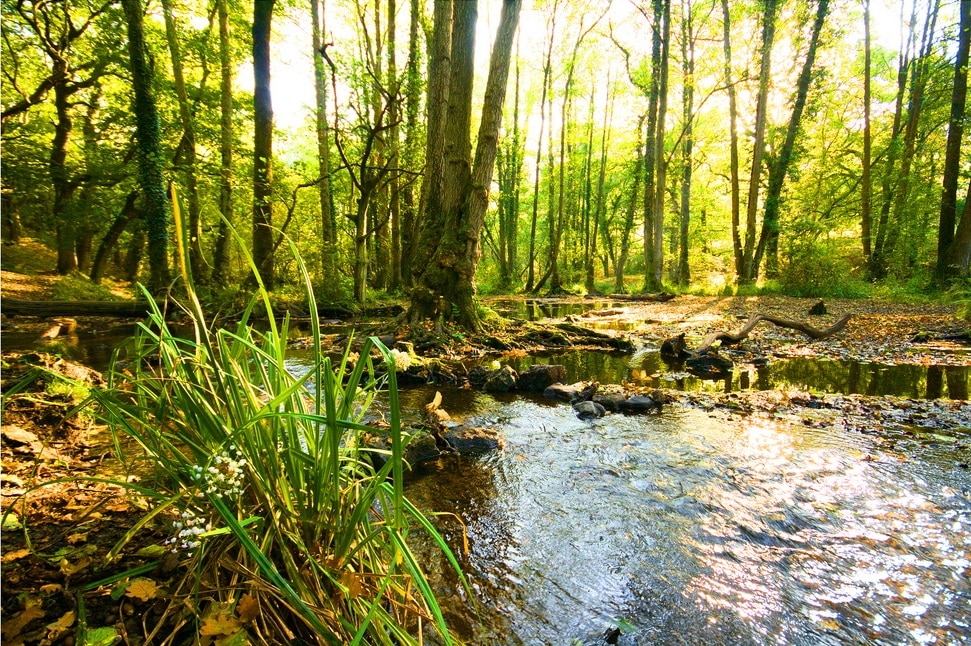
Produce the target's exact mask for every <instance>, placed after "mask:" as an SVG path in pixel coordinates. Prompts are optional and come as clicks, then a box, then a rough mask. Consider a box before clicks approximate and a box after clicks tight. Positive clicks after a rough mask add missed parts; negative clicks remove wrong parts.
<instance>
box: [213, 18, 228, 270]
mask: <svg viewBox="0 0 971 646" xmlns="http://www.w3.org/2000/svg"><path fill="white" fill-rule="evenodd" d="M228 1H229V0H216V5H217V10H218V12H219V72H220V84H219V213H220V214H222V217H221V218H220V220H219V227H218V233H217V236H216V248H215V250H214V251H213V258H212V282H213V284H214V285H222V284H223V283H224V281H225V280H226V276H227V274H228V272H229V235H230V233H229V224H230V223H231V222H232V221H233V67H232V61H231V58H230V54H229V47H230V42H229V38H230V34H229V9H228V7H227V3H228Z"/></svg>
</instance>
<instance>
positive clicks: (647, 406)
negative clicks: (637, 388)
mask: <svg viewBox="0 0 971 646" xmlns="http://www.w3.org/2000/svg"><path fill="white" fill-rule="evenodd" d="M660 408H661V404H660V402H658V401H655V399H654V398H653V397H649V396H647V395H633V396H631V397H628V398H627V399H625V400H624V401H622V402H620V403H619V404H618V406H617V409H618V410H619V411H620V412H622V413H627V414H633V415H637V414H639V413H640V414H643V413H650V412H653V411H656V410H658V409H660Z"/></svg>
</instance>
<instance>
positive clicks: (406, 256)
mask: <svg viewBox="0 0 971 646" xmlns="http://www.w3.org/2000/svg"><path fill="white" fill-rule="evenodd" d="M410 9H411V11H410V14H411V15H410V21H409V22H410V26H409V33H408V64H407V67H406V70H405V143H404V147H405V166H406V167H407V168H409V169H414V168H416V167H417V166H418V165H419V159H418V155H419V153H418V151H419V147H420V145H421V144H420V142H419V131H420V126H419V121H418V116H419V111H420V107H421V85H422V79H421V48H420V47H419V41H418V27H419V22H420V20H421V11H420V7H419V2H418V0H411V2H410ZM414 186H415V183H414V182H413V181H408V182H407V183H406V184H405V186H404V190H403V191H402V198H401V201H402V209H401V282H402V284H403V285H406V286H408V287H411V286H412V285H413V284H414V280H413V274H414V269H413V267H412V256H413V252H412V249H414V247H415V245H416V244H417V243H418V224H419V217H418V214H419V210H420V209H419V205H418V204H417V203H416V202H415V189H414Z"/></svg>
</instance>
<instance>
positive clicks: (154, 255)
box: [122, 0, 170, 294]
mask: <svg viewBox="0 0 971 646" xmlns="http://www.w3.org/2000/svg"><path fill="white" fill-rule="evenodd" d="M122 6H123V7H124V9H125V18H126V22H127V24H128V55H129V57H130V59H131V71H132V85H133V86H134V92H135V101H134V105H135V137H136V139H137V141H138V179H139V185H140V186H141V192H142V195H143V196H144V199H145V232H146V235H147V238H148V264H149V281H148V289H149V291H150V292H152V293H153V294H160V293H161V292H162V291H164V290H165V288H166V287H167V286H168V283H169V259H168V244H169V231H168V226H169V219H170V217H169V199H168V195H167V193H166V190H165V178H164V175H163V169H164V167H165V166H164V162H163V160H162V150H161V146H162V127H161V122H160V119H159V115H158V109H157V108H156V105H155V96H154V95H153V93H152V67H151V65H150V64H149V61H148V57H147V54H148V51H147V49H146V44H145V36H144V33H143V30H142V6H141V2H140V1H139V0H122Z"/></svg>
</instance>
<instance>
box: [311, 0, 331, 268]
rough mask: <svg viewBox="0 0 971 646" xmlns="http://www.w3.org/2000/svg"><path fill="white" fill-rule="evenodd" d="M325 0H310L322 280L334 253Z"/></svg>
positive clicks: (329, 266)
mask: <svg viewBox="0 0 971 646" xmlns="http://www.w3.org/2000/svg"><path fill="white" fill-rule="evenodd" d="M326 9H327V7H326V1H325V0H311V4H310V12H311V16H310V17H311V38H312V41H313V49H314V90H315V98H316V110H315V112H314V116H315V117H316V124H317V163H318V174H319V176H320V177H321V181H320V184H318V193H317V197H318V199H319V200H320V232H321V245H320V265H321V268H322V269H323V272H324V277H325V280H329V279H330V278H331V272H333V271H334V270H335V260H336V258H335V257H334V255H335V253H336V248H335V246H334V245H335V243H336V242H337V221H336V217H335V214H334V204H333V199H332V196H331V183H330V125H329V122H328V121H327V68H326V65H325V63H324V57H323V54H322V53H321V50H322V49H323V47H324V33H325V31H326V24H327V23H326V18H325V15H326Z"/></svg>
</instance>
